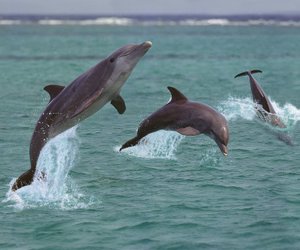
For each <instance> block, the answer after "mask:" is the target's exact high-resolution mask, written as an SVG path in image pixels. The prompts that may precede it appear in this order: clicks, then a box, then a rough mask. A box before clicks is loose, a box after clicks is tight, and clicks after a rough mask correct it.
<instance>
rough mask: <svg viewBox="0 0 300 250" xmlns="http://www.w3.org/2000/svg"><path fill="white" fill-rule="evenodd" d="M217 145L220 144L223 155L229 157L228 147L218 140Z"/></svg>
mask: <svg viewBox="0 0 300 250" xmlns="http://www.w3.org/2000/svg"><path fill="white" fill-rule="evenodd" d="M216 143H217V144H218V146H219V148H220V150H221V152H222V154H223V155H224V156H227V155H228V148H227V146H226V145H224V144H223V143H221V142H219V141H218V140H216Z"/></svg>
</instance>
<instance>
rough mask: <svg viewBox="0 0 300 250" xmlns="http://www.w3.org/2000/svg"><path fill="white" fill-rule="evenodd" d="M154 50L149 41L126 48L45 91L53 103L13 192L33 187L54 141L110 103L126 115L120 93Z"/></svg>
mask: <svg viewBox="0 0 300 250" xmlns="http://www.w3.org/2000/svg"><path fill="white" fill-rule="evenodd" d="M151 46H152V43H151V42H150V41H146V42H144V43H142V44H139V45H126V46H123V47H121V48H119V49H118V50H116V51H115V52H113V53H112V54H111V55H109V56H108V57H106V58H105V59H104V60H103V61H101V62H99V63H98V64H96V65H95V66H94V67H92V68H90V69H89V70H87V71H86V72H85V73H83V74H81V75H80V76H78V77H77V78H76V79H75V80H74V81H73V82H71V83H70V84H69V85H68V86H66V87H64V86H60V85H48V86H46V87H45V88H44V90H46V91H47V92H48V93H49V95H50V102H49V104H48V105H47V107H46V109H45V110H44V112H43V113H42V114H41V116H40V118H39V120H38V121H37V124H36V127H35V129H34V132H33V135H32V138H31V143H30V162H31V168H30V169H29V170H28V171H26V172H25V173H23V174H22V175H21V176H20V177H19V178H18V179H17V180H16V181H15V183H14V184H13V186H12V190H13V191H15V190H17V189H19V188H21V187H23V186H26V185H30V184H31V182H32V181H33V177H34V174H35V170H36V164H37V160H38V158H39V155H40V152H41V150H42V148H43V147H44V146H45V144H46V143H47V142H48V141H49V140H50V139H51V138H54V137H55V136H57V135H58V134H60V133H62V132H64V131H66V130H67V129H69V128H71V127H73V126H75V125H76V124H78V123H79V122H81V121H83V120H84V119H86V118H87V117H89V116H91V115H92V114H94V113H95V112H96V111H98V110H99V109H101V108H102V107H103V106H104V105H105V104H106V103H108V102H110V103H111V104H112V105H113V106H114V107H115V108H116V109H117V111H118V112H119V113H120V114H122V113H124V112H125V109H126V106H125V102H124V100H123V98H122V97H121V96H120V90H121V88H122V86H123V84H124V83H125V81H126V80H127V78H128V77H129V75H130V73H131V72H132V70H133V69H134V67H135V65H136V64H137V63H138V61H139V60H140V59H141V58H142V57H143V56H144V55H145V53H146V52H147V51H148V50H149V49H150V47H151Z"/></svg>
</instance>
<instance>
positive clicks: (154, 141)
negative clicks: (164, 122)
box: [114, 130, 184, 159]
mask: <svg viewBox="0 0 300 250" xmlns="http://www.w3.org/2000/svg"><path fill="white" fill-rule="evenodd" d="M183 138H184V136H183V135H181V134H178V133H177V132H174V131H166V130H160V131H157V132H154V133H151V134H149V135H147V136H146V137H144V138H142V139H141V141H140V142H139V143H138V144H137V145H136V146H134V147H129V148H126V149H124V150H123V151H122V152H124V153H126V154H128V155H131V156H135V157H141V158H149V159H153V158H160V159H176V157H175V152H176V150H177V147H178V145H179V144H180V142H181V141H182V139H183ZM119 149H120V146H116V147H115V148H114V150H115V151H119Z"/></svg>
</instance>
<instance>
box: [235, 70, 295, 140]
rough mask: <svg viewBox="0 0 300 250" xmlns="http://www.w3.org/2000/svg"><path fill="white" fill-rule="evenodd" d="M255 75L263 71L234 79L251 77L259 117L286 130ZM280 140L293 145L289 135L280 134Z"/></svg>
mask: <svg viewBox="0 0 300 250" xmlns="http://www.w3.org/2000/svg"><path fill="white" fill-rule="evenodd" d="M254 73H262V71H261V70H257V69H254V70H250V71H245V72H242V73H240V74H237V75H236V76H235V77H234V78H237V77H240V76H249V80H250V87H251V92H252V98H253V102H254V103H256V104H259V106H256V107H255V108H256V113H257V116H258V117H259V118H260V119H261V120H263V121H265V122H268V123H270V124H271V125H272V126H274V127H279V128H286V126H285V124H284V123H283V122H282V121H281V119H280V118H279V116H278V115H277V114H276V111H275V109H274V108H273V106H272V104H271V102H270V100H269V98H268V97H267V95H266V94H265V92H264V91H263V89H262V88H261V86H260V85H259V83H258V82H257V81H256V80H255V79H254V77H253V76H252V74H254ZM278 138H279V139H280V140H282V141H284V142H285V143H287V144H289V145H292V144H293V143H292V140H291V138H290V137H289V136H288V135H287V134H284V133H279V134H278Z"/></svg>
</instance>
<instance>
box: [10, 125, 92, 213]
mask: <svg viewBox="0 0 300 250" xmlns="http://www.w3.org/2000/svg"><path fill="white" fill-rule="evenodd" d="M76 128H77V126H76V127H73V128H71V129H69V130H67V131H66V132H64V133H62V134H60V135H58V136H56V137H55V138H54V139H52V140H50V141H49V142H48V143H47V144H46V146H45V147H44V148H43V150H42V151H41V154H40V157H39V160H38V162H37V169H36V174H35V176H34V180H33V182H32V184H31V185H28V186H25V187H22V188H20V189H18V190H17V191H15V192H13V191H11V186H12V185H13V183H14V181H15V179H14V180H12V181H11V182H10V188H9V191H8V193H7V194H6V197H7V198H6V200H5V201H6V202H9V201H12V202H14V203H15V204H14V205H13V207H15V208H17V209H24V208H34V207H40V206H51V207H56V208H58V209H77V208H85V207H88V206H89V205H90V203H91V201H88V202H86V201H84V199H85V198H84V195H83V194H81V193H80V191H79V190H78V188H77V187H76V185H75V183H74V182H73V181H72V180H71V179H70V178H69V177H68V174H69V172H70V170H71V169H72V168H73V167H74V166H75V164H76V160H77V156H78V150H79V139H78V137H77V134H76Z"/></svg>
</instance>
